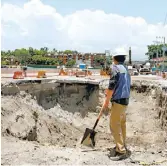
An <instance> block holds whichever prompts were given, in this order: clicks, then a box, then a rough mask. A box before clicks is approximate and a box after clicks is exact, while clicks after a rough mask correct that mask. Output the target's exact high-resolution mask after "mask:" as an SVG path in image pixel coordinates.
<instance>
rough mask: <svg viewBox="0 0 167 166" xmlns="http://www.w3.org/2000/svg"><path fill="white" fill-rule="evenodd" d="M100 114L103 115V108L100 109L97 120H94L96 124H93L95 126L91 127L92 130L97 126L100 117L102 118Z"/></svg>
mask: <svg viewBox="0 0 167 166" xmlns="http://www.w3.org/2000/svg"><path fill="white" fill-rule="evenodd" d="M102 114H103V107H102V108H101V110H100V113H99V115H98V118H97V120H96V122H95V124H94V126H93V130H94V129H95V128H96V126H97V124H98V122H99V119H100V117H101V116H102Z"/></svg>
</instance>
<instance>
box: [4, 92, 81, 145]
mask: <svg viewBox="0 0 167 166" xmlns="http://www.w3.org/2000/svg"><path fill="white" fill-rule="evenodd" d="M1 101H2V112H1V116H2V122H1V123H2V135H3V136H5V135H11V136H13V137H17V138H19V139H22V140H29V141H38V142H40V143H50V144H52V145H59V146H68V147H71V146H75V145H76V142H77V141H78V139H79V138H80V135H81V131H80V130H79V129H77V128H75V127H74V126H72V124H71V123H64V122H62V121H60V120H58V119H57V118H56V117H53V116H51V115H48V114H47V112H46V111H44V110H43V108H42V107H40V106H39V105H37V103H36V101H35V100H33V99H31V96H30V95H27V96H26V98H22V97H21V96H15V97H12V96H3V97H2V99H1ZM54 111H55V112H56V108H55V109H54Z"/></svg>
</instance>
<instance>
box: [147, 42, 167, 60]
mask: <svg viewBox="0 0 167 166" xmlns="http://www.w3.org/2000/svg"><path fill="white" fill-rule="evenodd" d="M162 46H163V45H162V44H161V45H153V44H152V45H148V46H147V48H148V52H147V53H146V55H147V56H148V58H149V59H151V58H152V57H153V58H156V57H157V52H158V57H162V56H163V51H162ZM165 46H166V47H167V44H165ZM165 55H166V56H167V51H166V52H165Z"/></svg>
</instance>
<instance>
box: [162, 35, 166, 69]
mask: <svg viewBox="0 0 167 166" xmlns="http://www.w3.org/2000/svg"><path fill="white" fill-rule="evenodd" d="M163 39H164V46H163V47H162V50H163V65H162V70H164V69H165V51H166V50H167V47H165V37H163Z"/></svg>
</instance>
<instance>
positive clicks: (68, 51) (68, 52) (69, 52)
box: [64, 50, 73, 54]
mask: <svg viewBox="0 0 167 166" xmlns="http://www.w3.org/2000/svg"><path fill="white" fill-rule="evenodd" d="M72 53H73V52H72V51H71V50H65V51H64V54H72Z"/></svg>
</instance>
